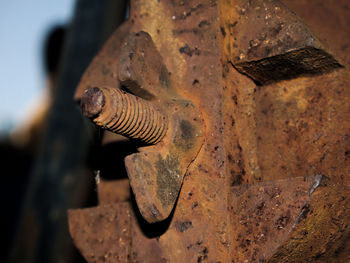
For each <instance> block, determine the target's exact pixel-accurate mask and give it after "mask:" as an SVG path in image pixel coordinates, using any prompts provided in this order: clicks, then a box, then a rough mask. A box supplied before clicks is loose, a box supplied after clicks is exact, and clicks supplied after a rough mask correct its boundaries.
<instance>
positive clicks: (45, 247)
mask: <svg viewBox="0 0 350 263" xmlns="http://www.w3.org/2000/svg"><path fill="white" fill-rule="evenodd" d="M127 6H128V3H127V1H124V0H118V1H115V0H98V1H97V0H96V1H93V0H61V1H44V0H32V1H25V0H12V1H0V10H1V16H0V34H1V41H0V82H1V83H2V85H1V99H2V102H1V103H0V160H1V168H2V173H1V185H2V191H0V193H1V200H2V201H3V207H2V212H1V214H2V219H3V220H1V228H2V231H1V233H2V234H1V239H2V240H1V241H2V244H4V245H3V246H1V255H2V256H1V259H0V261H1V262H85V261H84V260H83V258H82V257H81V256H80V255H79V253H78V252H77V250H76V249H75V248H74V246H73V243H72V241H71V238H70V236H69V231H68V224H67V210H68V209H70V208H81V207H86V206H93V205H95V204H96V191H95V186H94V176H95V174H94V173H93V172H92V171H95V170H99V169H100V167H101V166H103V165H101V162H103V161H108V160H106V158H105V157H106V156H108V153H105V152H101V150H100V149H99V140H100V137H101V136H98V134H99V131H97V130H96V129H95V128H94V127H93V126H92V125H91V124H90V122H89V121H86V120H85V119H84V118H83V117H82V115H81V113H80V109H79V107H78V105H77V104H76V102H74V100H73V96H74V92H75V88H76V86H77V84H78V83H79V80H80V77H81V76H82V74H83V73H84V70H85V69H86V68H87V66H88V65H89V63H90V62H91V60H92V59H93V57H94V56H95V55H96V54H97V52H98V51H99V50H100V49H101V47H102V45H103V44H104V42H105V41H106V40H107V39H108V37H109V36H110V35H111V34H112V32H113V31H114V30H115V29H116V28H117V27H118V25H120V23H122V22H123V21H124V20H125V18H126V17H127V9H128V8H127ZM107 159H108V158H107ZM121 160H122V158H121ZM121 163H122V161H121ZM114 168H115V166H114Z"/></svg>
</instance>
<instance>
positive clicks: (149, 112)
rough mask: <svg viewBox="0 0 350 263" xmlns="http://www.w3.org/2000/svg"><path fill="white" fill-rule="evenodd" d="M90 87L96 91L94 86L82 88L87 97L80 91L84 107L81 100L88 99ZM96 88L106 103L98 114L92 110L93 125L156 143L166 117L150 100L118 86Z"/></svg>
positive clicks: (163, 131)
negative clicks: (93, 115) (84, 89)
mask: <svg viewBox="0 0 350 263" xmlns="http://www.w3.org/2000/svg"><path fill="white" fill-rule="evenodd" d="M90 89H95V91H96V88H89V89H87V90H86V91H85V92H84V95H85V93H86V94H88V95H89V96H90V97H89V99H86V98H85V99H84V95H83V98H82V108H83V109H84V101H91V93H92V92H91V91H89V90H90ZM97 89H98V91H99V92H101V91H102V93H103V96H104V98H105V103H104V105H103V107H102V110H101V111H100V112H99V114H98V115H97V116H96V114H95V118H93V122H94V123H95V124H96V125H98V126H101V127H102V128H104V129H106V130H109V131H112V132H114V133H118V134H121V135H124V136H126V137H129V138H134V139H140V140H142V141H144V142H146V143H149V144H156V143H158V142H159V141H160V140H161V139H162V138H163V137H164V136H165V134H166V131H167V128H168V120H167V118H166V116H165V115H164V114H163V113H161V112H160V111H159V110H157V109H156V108H155V107H154V106H153V104H151V103H150V102H148V101H145V100H143V99H141V98H139V97H136V96H134V95H132V94H129V93H126V92H124V91H122V90H120V89H116V88H110V87H99V88H97ZM96 92H97V91H96ZM83 99H84V100H83ZM101 101H102V100H101ZM85 108H87V107H85ZM95 111H96V110H95ZM83 112H84V111H83ZM84 115H86V116H90V115H92V114H89V113H86V112H84Z"/></svg>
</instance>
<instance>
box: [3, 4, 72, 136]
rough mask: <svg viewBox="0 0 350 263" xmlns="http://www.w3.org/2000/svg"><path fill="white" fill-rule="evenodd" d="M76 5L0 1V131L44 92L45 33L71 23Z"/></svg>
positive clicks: (6, 127)
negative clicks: (59, 25)
mask: <svg viewBox="0 0 350 263" xmlns="http://www.w3.org/2000/svg"><path fill="white" fill-rule="evenodd" d="M74 4H75V1H74V0H58V1H57V0H56V1H47V0H30V1H28V0H1V1H0V85H1V86H0V91H1V93H0V94H1V95H0V99H1V102H0V131H5V130H9V129H11V127H13V126H14V125H16V123H18V122H20V121H21V119H23V118H24V116H25V112H26V109H27V108H28V107H30V104H32V103H33V102H34V101H35V99H36V98H38V96H39V94H40V92H41V91H43V89H44V86H45V79H44V71H43V62H42V61H43V59H42V49H43V44H44V40H45V36H46V33H47V32H48V30H50V29H51V28H52V27H53V26H55V25H58V24H64V23H66V22H69V21H70V19H71V16H72V14H73V9H74Z"/></svg>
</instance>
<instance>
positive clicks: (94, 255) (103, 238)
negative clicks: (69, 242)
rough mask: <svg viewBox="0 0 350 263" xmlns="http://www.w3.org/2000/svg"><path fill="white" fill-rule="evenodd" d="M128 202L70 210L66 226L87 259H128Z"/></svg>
mask: <svg viewBox="0 0 350 263" xmlns="http://www.w3.org/2000/svg"><path fill="white" fill-rule="evenodd" d="M128 207H129V204H128V203H118V204H113V205H103V206H102V205H100V206H98V207H95V208H88V209H75V210H70V211H69V213H68V218H69V221H70V225H69V230H70V233H71V236H72V238H73V240H74V243H75V244H76V245H77V246H78V249H79V250H80V252H81V253H82V254H83V256H84V257H85V258H86V260H87V261H88V262H127V260H128V252H129V250H130V245H131V244H130V239H131V236H130V213H129V212H128V211H129V210H128Z"/></svg>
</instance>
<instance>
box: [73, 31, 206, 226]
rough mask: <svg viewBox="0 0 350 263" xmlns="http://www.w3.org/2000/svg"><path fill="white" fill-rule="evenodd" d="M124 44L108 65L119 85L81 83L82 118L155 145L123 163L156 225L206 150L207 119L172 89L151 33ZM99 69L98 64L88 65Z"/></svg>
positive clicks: (142, 208)
mask: <svg viewBox="0 0 350 263" xmlns="http://www.w3.org/2000/svg"><path fill="white" fill-rule="evenodd" d="M115 34H118V31H116V33H115ZM125 41H126V42H125V44H124V46H123V47H122V51H121V55H120V56H117V55H116V57H115V62H116V63H118V61H119V64H116V65H109V66H110V67H112V68H114V69H115V72H116V73H115V74H116V75H117V76H118V79H119V82H116V83H114V85H113V86H105V87H104V86H100V85H96V87H92V85H93V84H91V83H95V81H96V80H95V77H93V78H92V79H90V78H86V79H84V80H83V81H82V82H81V83H80V87H79V90H81V89H84V88H85V89H86V90H85V91H84V93H83V95H82V97H81V99H80V98H79V99H80V100H81V105H82V109H83V113H84V114H85V115H86V116H87V117H90V118H91V119H92V120H93V121H94V123H95V124H96V125H98V126H100V127H102V128H104V129H107V130H109V131H113V132H116V133H119V134H122V135H125V136H128V137H131V138H138V139H141V140H143V141H145V142H146V143H150V144H156V145H155V146H152V147H144V148H142V149H140V153H135V154H133V155H130V156H128V157H127V158H126V159H125V164H126V168H127V171H128V176H129V178H130V184H131V187H132V188H133V192H134V194H135V198H136V202H137V204H138V207H139V209H140V211H141V213H142V215H143V216H144V218H145V219H146V220H147V221H148V222H157V221H160V220H164V219H165V218H167V217H168V216H169V214H170V212H171V211H172V209H173V207H174V204H175V201H176V199H177V196H178V193H179V191H180V187H181V185H182V181H183V177H184V175H185V172H186V169H187V167H188V165H189V164H190V163H191V162H192V161H193V159H194V158H195V156H196V155H197V153H198V152H199V149H200V147H201V146H202V143H203V119H202V116H201V114H200V112H199V111H198V110H197V108H196V106H195V105H194V104H193V103H192V102H191V101H190V100H188V99H183V98H182V97H181V96H180V95H178V94H177V93H176V92H175V90H174V89H173V85H175V84H173V83H172V82H171V79H170V77H169V72H168V70H167V68H166V66H165V65H164V64H163V62H162V61H163V60H162V57H161V55H160V54H159V53H158V51H157V49H156V47H155V45H154V43H153V41H152V38H151V37H150V36H149V34H147V33H145V32H142V31H141V32H138V33H135V34H131V36H130V37H128V38H126V40H125ZM108 45H115V43H114V42H112V44H111V43H107V46H108ZM102 54H105V53H102ZM101 56H102V55H101ZM99 67H101V65H100V64H99V63H97V62H93V63H92V64H91V65H90V68H95V69H96V68H99ZM104 70H106V69H104ZM121 87H123V88H124V89H126V90H128V91H129V92H132V93H133V94H135V95H138V96H135V95H133V94H130V93H127V92H124V91H122V90H120V88H121ZM79 90H78V93H79Z"/></svg>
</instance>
